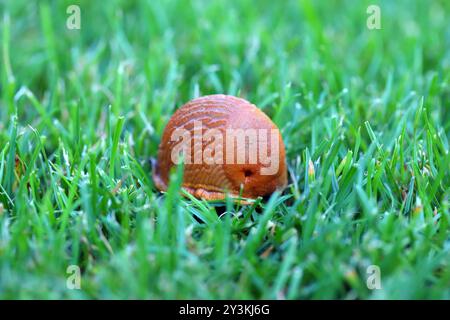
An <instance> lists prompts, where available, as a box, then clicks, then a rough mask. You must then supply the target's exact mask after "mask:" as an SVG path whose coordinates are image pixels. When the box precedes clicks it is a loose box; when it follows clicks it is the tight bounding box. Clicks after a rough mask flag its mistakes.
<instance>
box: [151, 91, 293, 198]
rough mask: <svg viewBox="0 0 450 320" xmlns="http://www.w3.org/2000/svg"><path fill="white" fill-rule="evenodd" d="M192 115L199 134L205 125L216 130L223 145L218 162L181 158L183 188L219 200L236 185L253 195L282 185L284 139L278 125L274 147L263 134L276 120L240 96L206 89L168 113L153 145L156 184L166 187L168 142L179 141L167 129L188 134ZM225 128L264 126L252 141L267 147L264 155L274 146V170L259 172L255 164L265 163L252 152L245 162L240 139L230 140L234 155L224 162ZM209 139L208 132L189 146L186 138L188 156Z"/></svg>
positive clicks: (246, 194) (236, 193)
mask: <svg viewBox="0 0 450 320" xmlns="http://www.w3.org/2000/svg"><path fill="white" fill-rule="evenodd" d="M195 121H197V123H198V122H201V124H202V129H203V134H205V131H207V130H208V129H217V130H219V131H217V132H220V133H221V134H222V136H223V148H222V149H221V152H218V154H215V155H214V156H215V157H220V158H221V159H223V164H217V163H211V164H208V163H205V161H202V162H201V163H200V164H194V163H193V162H192V163H191V164H185V168H184V175H183V184H182V185H183V188H184V189H185V190H186V191H188V192H189V193H191V194H192V195H193V196H195V197H197V198H202V199H206V200H222V199H224V198H225V193H226V192H227V191H228V193H229V194H230V195H231V196H232V197H238V196H239V193H240V190H241V185H242V186H243V190H242V196H243V197H246V198H251V199H255V198H257V197H258V196H266V195H269V194H271V193H273V192H274V191H275V190H277V189H279V190H281V189H283V188H284V187H285V186H286V184H287V168H286V160H285V148H284V143H283V140H282V137H281V134H280V133H279V131H278V133H277V135H278V145H279V148H278V150H276V149H275V148H273V146H272V143H271V138H270V135H269V133H270V130H271V129H278V128H277V126H276V125H275V124H274V123H273V122H272V121H271V120H270V119H269V117H267V116H266V115H265V114H264V113H263V112H262V111H261V110H259V109H258V108H257V107H256V106H255V105H252V104H251V103H249V102H248V101H246V100H244V99H241V98H237V97H233V96H227V95H210V96H204V97H200V98H197V99H194V100H191V101H190V102H188V103H186V104H185V105H183V106H182V107H181V108H180V109H178V110H177V111H176V112H175V113H174V115H173V116H172V117H171V118H170V120H169V122H168V123H167V125H166V127H165V129H164V132H163V136H162V139H161V143H160V146H159V151H158V160H157V164H156V168H155V173H154V182H155V185H156V187H157V188H158V189H159V190H161V191H166V189H167V183H168V180H169V171H170V168H171V167H173V166H174V165H175V164H174V163H173V161H172V159H171V153H172V149H173V148H174V146H176V145H177V144H179V141H172V140H171V137H172V134H173V133H174V131H175V130H176V129H177V128H183V129H186V130H188V131H189V132H190V133H191V136H192V137H194V122H195ZM227 129H244V130H245V129H266V132H268V134H267V138H266V139H264V140H261V139H260V136H259V135H257V141H258V143H259V144H262V143H264V144H265V146H266V149H267V150H264V152H266V154H268V155H270V154H271V152H272V149H274V152H278V154H279V157H278V160H279V161H278V170H277V171H274V173H273V174H270V175H262V174H261V172H260V169H261V168H262V167H267V164H263V163H262V162H261V161H260V158H259V157H258V156H256V160H257V162H256V163H253V164H249V163H248V162H249V161H248V148H249V146H248V143H246V144H244V145H242V144H237V143H235V144H234V154H235V161H234V162H232V163H227V162H228V161H226V160H227V159H226V156H225V150H226V149H225V148H226V145H227V143H226V140H227V139H226V137H227V135H226V133H227ZM256 131H257V132H259V131H258V130H256ZM262 132H264V131H262ZM203 140H205V139H203ZM197 141H201V140H197ZM213 141H214V139H213V138H211V139H210V140H205V141H203V142H201V146H202V147H201V148H195V147H194V142H192V144H191V159H192V160H194V157H195V156H196V155H195V153H194V152H195V151H196V150H195V149H197V152H198V151H200V152H201V153H202V154H203V151H204V150H205V147H206V146H207V145H209V144H210V143H211V142H213ZM244 152H246V153H244ZM237 154H246V159H245V160H246V161H245V163H243V164H238V163H237V161H236V159H237V158H236V157H237ZM198 156H201V154H200V155H198V154H197V157H198Z"/></svg>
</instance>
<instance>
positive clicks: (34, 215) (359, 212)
mask: <svg viewBox="0 0 450 320" xmlns="http://www.w3.org/2000/svg"><path fill="white" fill-rule="evenodd" d="M371 4H376V5H378V6H379V8H380V22H381V29H370V28H368V25H367V19H368V18H371V14H368V13H367V8H368V7H369V5H371ZM70 5H78V8H80V29H76V28H75V29H69V28H68V27H67V19H68V18H73V16H72V11H69V13H67V11H66V10H67V8H68V7H69V6H70ZM0 13H1V15H0V28H1V30H0V35H1V36H0V37H1V40H0V45H1V52H0V54H1V69H0V72H1V82H0V99H1V100H0V298H2V299H12V298H20V299H26V298H42V299H59V298H62V299H75V298H76V299H90V298H100V299H102V298H113V299H117V298H126V299H129V298H138V299H140V298H145V299H167V298H171V299H178V298H182V299H186V298H193V299H261V298H265V299H398V298H401V299H421V298H425V299H431V298H437V299H450V266H449V264H450V238H449V235H450V228H449V223H450V154H449V148H450V146H449V139H450V23H449V21H450V2H449V1H445V0H442V1H406V0H405V1H395V2H394V1H376V2H373V1H350V0H349V1H340V2H337V1H336V2H334V1H265V0H264V1H228V0H219V1H181V0H180V1H125V0H124V1H119V0H115V1H109V2H104V1H87V0H86V1H76V0H70V1H26V0H23V1H22V0H20V1H19V0H14V1H6V2H2V3H0ZM214 93H225V94H230V95H235V96H240V97H243V98H245V99H247V100H249V101H251V102H252V103H254V104H256V105H257V106H258V107H259V108H261V109H262V110H263V111H264V112H265V113H266V114H267V115H269V116H270V118H271V119H272V120H273V121H274V122H275V123H276V124H277V125H278V126H279V128H280V129H281V132H282V135H283V139H284V143H285V145H286V154H287V163H288V166H289V185H288V187H287V188H286V189H285V190H284V192H283V193H281V194H280V193H275V194H273V195H272V196H271V197H269V198H268V199H259V200H257V201H256V202H255V203H253V204H252V205H240V204H239V203H233V202H232V201H225V202H207V201H201V200H197V199H194V198H192V197H185V196H183V195H182V194H181V193H180V182H181V174H182V170H183V168H182V167H178V168H176V170H174V171H173V174H172V178H171V184H170V188H169V190H168V192H167V193H160V192H158V191H157V189H156V188H155V186H154V183H153V180H152V159H154V158H156V155H157V150H158V145H159V141H160V138H161V135H162V132H163V129H164V127H165V124H166V123H167V121H168V120H169V118H170V116H171V115H172V114H173V112H174V111H175V110H176V109H177V108H179V107H180V106H181V105H183V104H184V103H185V102H187V101H189V100H190V99H192V98H194V97H197V96H202V95H207V94H214ZM78 271H80V278H79V279H81V281H80V282H79V283H78V282H77V281H76V279H77V278H76V276H77V275H78ZM74 277H75V278H74ZM374 277H375V278H374ZM74 279H75V280H74ZM374 279H375V280H374ZM77 284H79V285H80V287H79V289H77V288H78V286H77ZM374 284H375V288H374V287H373V285H374Z"/></svg>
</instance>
